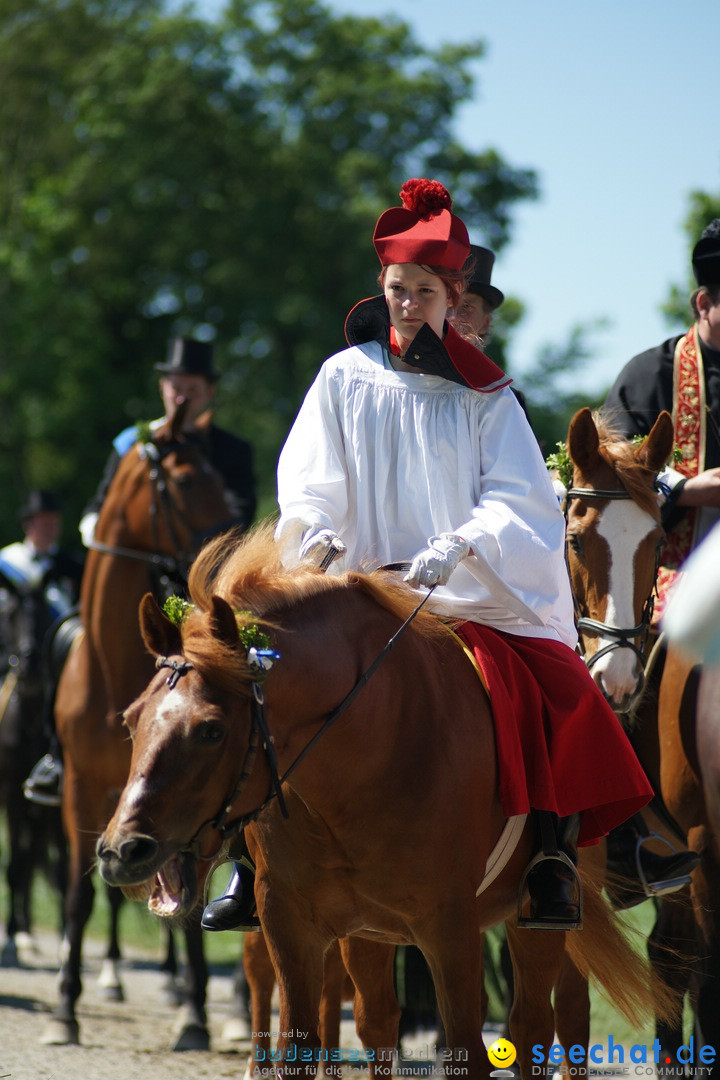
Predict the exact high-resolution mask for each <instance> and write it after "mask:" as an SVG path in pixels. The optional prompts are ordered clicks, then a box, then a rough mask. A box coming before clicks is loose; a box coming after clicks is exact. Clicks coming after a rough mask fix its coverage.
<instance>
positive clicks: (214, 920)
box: [200, 854, 260, 932]
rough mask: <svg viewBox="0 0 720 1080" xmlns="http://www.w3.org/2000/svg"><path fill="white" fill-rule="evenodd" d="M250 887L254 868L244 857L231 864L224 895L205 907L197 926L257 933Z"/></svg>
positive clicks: (253, 880)
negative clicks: (230, 873) (230, 875)
mask: <svg viewBox="0 0 720 1080" xmlns="http://www.w3.org/2000/svg"><path fill="white" fill-rule="evenodd" d="M254 888H255V867H254V866H253V864H252V860H251V859H250V856H249V855H248V854H244V855H243V856H242V857H241V859H240V861H239V862H234V863H233V872H232V877H231V878H230V881H229V883H228V887H227V892H226V893H224V894H223V895H222V896H219V897H218V898H217V900H211V901H210V903H209V904H207V905H206V907H205V910H204V911H203V914H202V920H201V923H200V925H201V926H202V928H203V930H244V931H245V932H248V931H251V930H259V929H260V920H259V919H258V917H257V910H256V908H255V891H254Z"/></svg>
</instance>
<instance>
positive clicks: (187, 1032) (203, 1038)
mask: <svg viewBox="0 0 720 1080" xmlns="http://www.w3.org/2000/svg"><path fill="white" fill-rule="evenodd" d="M209 1049H210V1032H209V1031H208V1029H207V1028H206V1027H202V1026H201V1025H200V1024H188V1025H186V1027H184V1028H183V1029H182V1031H181V1032H180V1034H179V1035H178V1037H177V1039H176V1040H175V1043H174V1045H173V1050H174V1051H175V1052H176V1053H182V1052H183V1051H185V1050H209Z"/></svg>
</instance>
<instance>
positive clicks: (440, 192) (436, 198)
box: [400, 179, 452, 221]
mask: <svg viewBox="0 0 720 1080" xmlns="http://www.w3.org/2000/svg"><path fill="white" fill-rule="evenodd" d="M400 198H401V199H402V204H403V206H404V207H405V209H406V210H414V212H415V213H416V214H417V216H418V217H419V218H422V219H423V220H424V221H427V219H428V218H430V217H432V216H433V214H439V213H440V211H441V210H450V209H451V208H452V199H451V198H450V192H449V191H448V189H447V188H446V187H444V186H443V185H442V184H441V183H440V181H439V180H421V179H414V180H406V181H405V183H404V184H403V186H402V187H401V188H400Z"/></svg>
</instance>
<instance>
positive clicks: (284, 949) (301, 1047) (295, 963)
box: [250, 867, 332, 1080]
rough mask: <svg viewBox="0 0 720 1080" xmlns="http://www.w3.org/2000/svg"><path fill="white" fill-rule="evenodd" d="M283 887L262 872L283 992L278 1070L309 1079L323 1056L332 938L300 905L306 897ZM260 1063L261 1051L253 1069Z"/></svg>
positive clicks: (264, 913) (266, 919)
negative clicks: (321, 1024)
mask: <svg viewBox="0 0 720 1080" xmlns="http://www.w3.org/2000/svg"><path fill="white" fill-rule="evenodd" d="M259 869H260V868H259V867H258V870H259ZM279 889H280V886H278V885H276V883H275V882H273V885H272V889H270V888H269V887H268V882H267V880H262V878H261V874H260V872H259V873H258V877H257V879H256V886H255V896H256V899H257V902H258V911H259V913H260V920H261V922H262V924H263V926H265V927H267V928H268V935H267V945H268V950H269V952H270V956H271V959H272V962H273V967H274V968H275V972H276V976H277V980H278V990H279V996H280V1022H279V1032H280V1034H279V1038H278V1058H279V1060H280V1061H281V1062H282V1064H281V1065H280V1064H278V1066H277V1068H276V1071H277V1073H278V1075H281V1076H282V1080H287V1078H289V1077H296V1076H297V1077H305V1078H307V1080H310V1078H312V1077H315V1075H316V1073H317V1062H318V1059H319V1056H320V1037H319V1035H318V1021H319V1016H320V998H321V995H322V985H323V958H324V956H325V950H326V948H327V946H328V944H329V942H330V940H332V939H331V938H330V937H329V936H328V934H327V933H326V932H323V931H322V930H321V929H320V927H318V925H317V923H314V922H313V920H312V918H311V917H310V912H309V911H308V909H307V908H306V907H299V906H297V905H298V903H302V901H299V898H298V899H296V898H295V897H294V896H291V895H289V894H287V893H286V894H285V895H284V896H279V895H278V892H279ZM268 895H270V896H271V897H272V900H271V901H268ZM276 902H277V907H276ZM276 910H277V911H281V912H282V919H277V920H275V919H274V915H275V911H276ZM271 920H272V921H271ZM256 1064H257V1066H259V1068H260V1069H262V1068H263V1059H262V1058H261V1057H260V1055H259V1054H258V1056H257V1058H253V1059H251V1063H250V1072H251V1075H252V1067H253V1066H255V1065H256Z"/></svg>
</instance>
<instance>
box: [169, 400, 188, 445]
mask: <svg viewBox="0 0 720 1080" xmlns="http://www.w3.org/2000/svg"><path fill="white" fill-rule="evenodd" d="M189 408H190V402H189V400H188V399H187V398H186V399H185V401H181V402H180V404H179V405H178V407H177V408H176V409H175V412H174V413H173V414H172V416H171V417H169V423H170V440H171V441H172V442H177V441H178V440H179V439H180V438H181V436H182V429H183V421H184V419H185V414H186V412H187V411H188V409H189Z"/></svg>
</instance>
